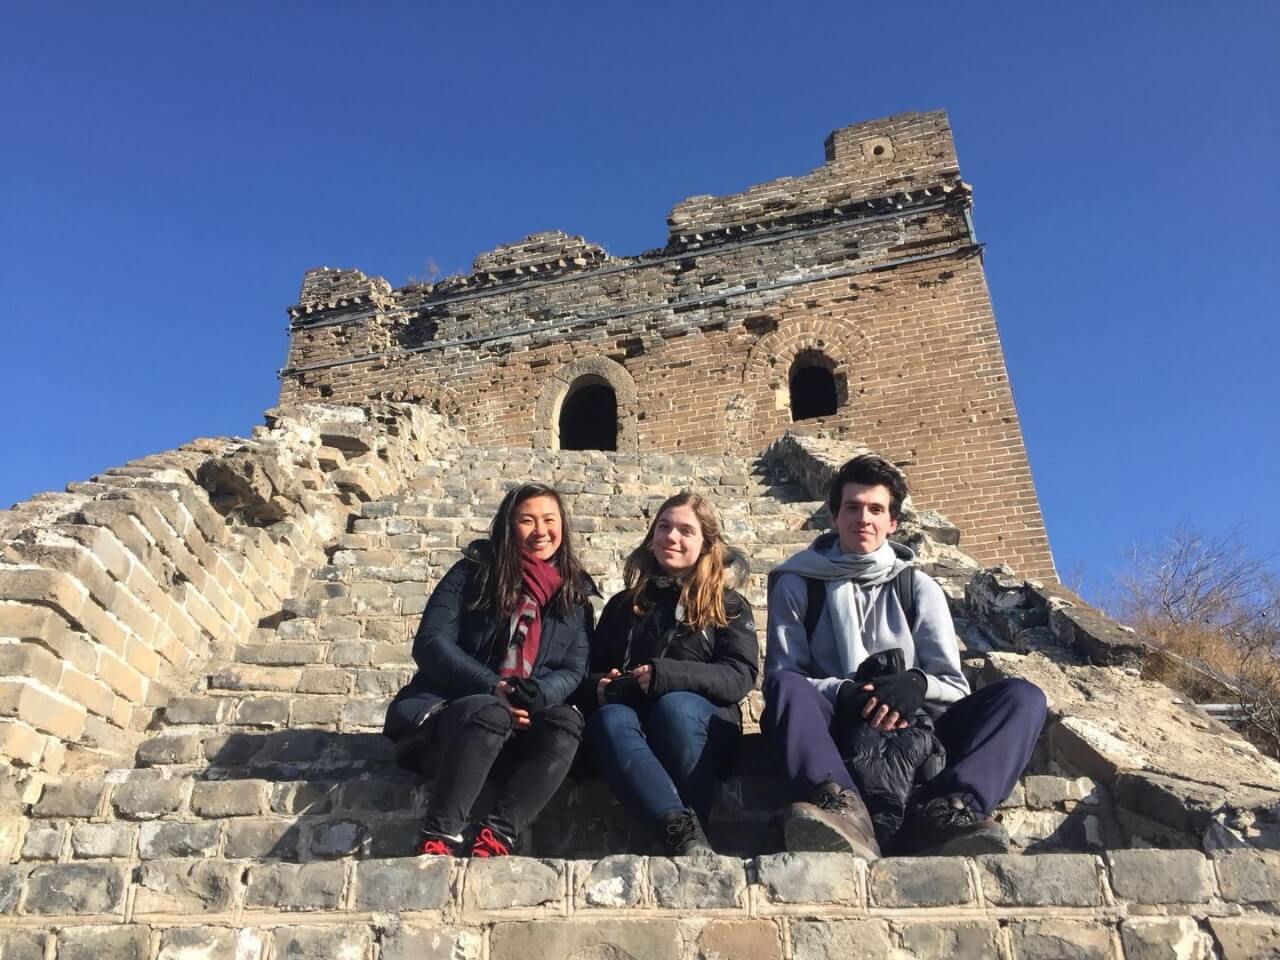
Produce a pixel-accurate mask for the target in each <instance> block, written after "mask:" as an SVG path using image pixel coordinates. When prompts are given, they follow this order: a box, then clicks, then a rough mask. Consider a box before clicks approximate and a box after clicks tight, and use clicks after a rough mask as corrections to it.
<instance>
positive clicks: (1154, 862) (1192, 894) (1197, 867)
mask: <svg viewBox="0 0 1280 960" xmlns="http://www.w3.org/2000/svg"><path fill="white" fill-rule="evenodd" d="M1107 862H1108V863H1109V864H1110V866H1111V887H1112V889H1113V890H1115V892H1116V896H1117V897H1120V898H1121V899H1123V900H1129V901H1132V902H1133V903H1202V902H1204V901H1205V900H1208V899H1209V898H1210V897H1212V896H1213V893H1214V889H1213V871H1212V869H1211V868H1210V865H1209V861H1208V860H1207V859H1206V858H1205V857H1204V856H1203V855H1202V854H1201V853H1200V852H1199V851H1198V850H1112V851H1111V852H1109V853H1108V854H1107Z"/></svg>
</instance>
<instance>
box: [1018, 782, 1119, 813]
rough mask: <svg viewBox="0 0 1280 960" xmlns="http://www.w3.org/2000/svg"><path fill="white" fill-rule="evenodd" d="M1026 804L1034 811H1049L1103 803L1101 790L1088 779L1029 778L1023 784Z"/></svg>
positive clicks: (1098, 785) (1100, 786)
mask: <svg viewBox="0 0 1280 960" xmlns="http://www.w3.org/2000/svg"><path fill="white" fill-rule="evenodd" d="M1023 786H1024V787H1025V790H1026V804H1027V806H1028V807H1031V808H1032V809H1034V810H1049V809H1052V808H1055V807H1065V806H1069V805H1074V804H1084V805H1085V806H1098V805H1100V804H1101V803H1102V802H1103V799H1104V798H1103V788H1102V785H1101V784H1100V783H1098V782H1097V781H1096V780H1093V779H1091V778H1089V777H1075V778H1069V777H1046V776H1035V775H1033V776H1029V777H1027V778H1026V780H1025V781H1024V782H1023Z"/></svg>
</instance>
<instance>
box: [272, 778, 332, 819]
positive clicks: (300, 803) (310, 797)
mask: <svg viewBox="0 0 1280 960" xmlns="http://www.w3.org/2000/svg"><path fill="white" fill-rule="evenodd" d="M341 789H342V784H341V783H340V782H324V781H313V782H303V783H277V784H274V785H273V786H272V788H271V809H272V811H274V812H275V813H286V814H298V813H328V812H329V811H331V810H332V809H333V798H334V796H335V795H336V794H338V793H339V791H340V790H341Z"/></svg>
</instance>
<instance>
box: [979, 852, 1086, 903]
mask: <svg viewBox="0 0 1280 960" xmlns="http://www.w3.org/2000/svg"><path fill="white" fill-rule="evenodd" d="M977 863H978V874H979V877H980V881H981V883H982V891H983V895H984V896H985V897H986V898H987V901H988V902H989V903H994V904H998V905H1000V906H1012V907H1033V906H1074V907H1094V906H1098V905H1100V904H1101V903H1102V888H1101V885H1100V884H1099V882H1098V871H1097V864H1096V861H1095V860H1094V858H1093V857H1091V856H1089V855H1087V854H1076V853H1064V854H1044V855H1040V856H1017V855H1008V854H1006V855H998V856H987V857H979V858H978V860H977Z"/></svg>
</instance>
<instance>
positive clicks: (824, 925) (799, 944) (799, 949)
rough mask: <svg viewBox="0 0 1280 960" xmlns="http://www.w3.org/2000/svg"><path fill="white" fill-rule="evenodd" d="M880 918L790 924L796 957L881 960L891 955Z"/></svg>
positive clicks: (798, 959) (885, 926) (806, 959)
mask: <svg viewBox="0 0 1280 960" xmlns="http://www.w3.org/2000/svg"><path fill="white" fill-rule="evenodd" d="M891 948H892V944H891V943H890V941H889V926H888V924H886V923H885V922H884V921H883V920H817V921H814V920H804V921H800V922H797V923H792V924H791V956H792V957H794V958H795V960H884V958H885V957H888V956H891V955H892V950H891Z"/></svg>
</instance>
